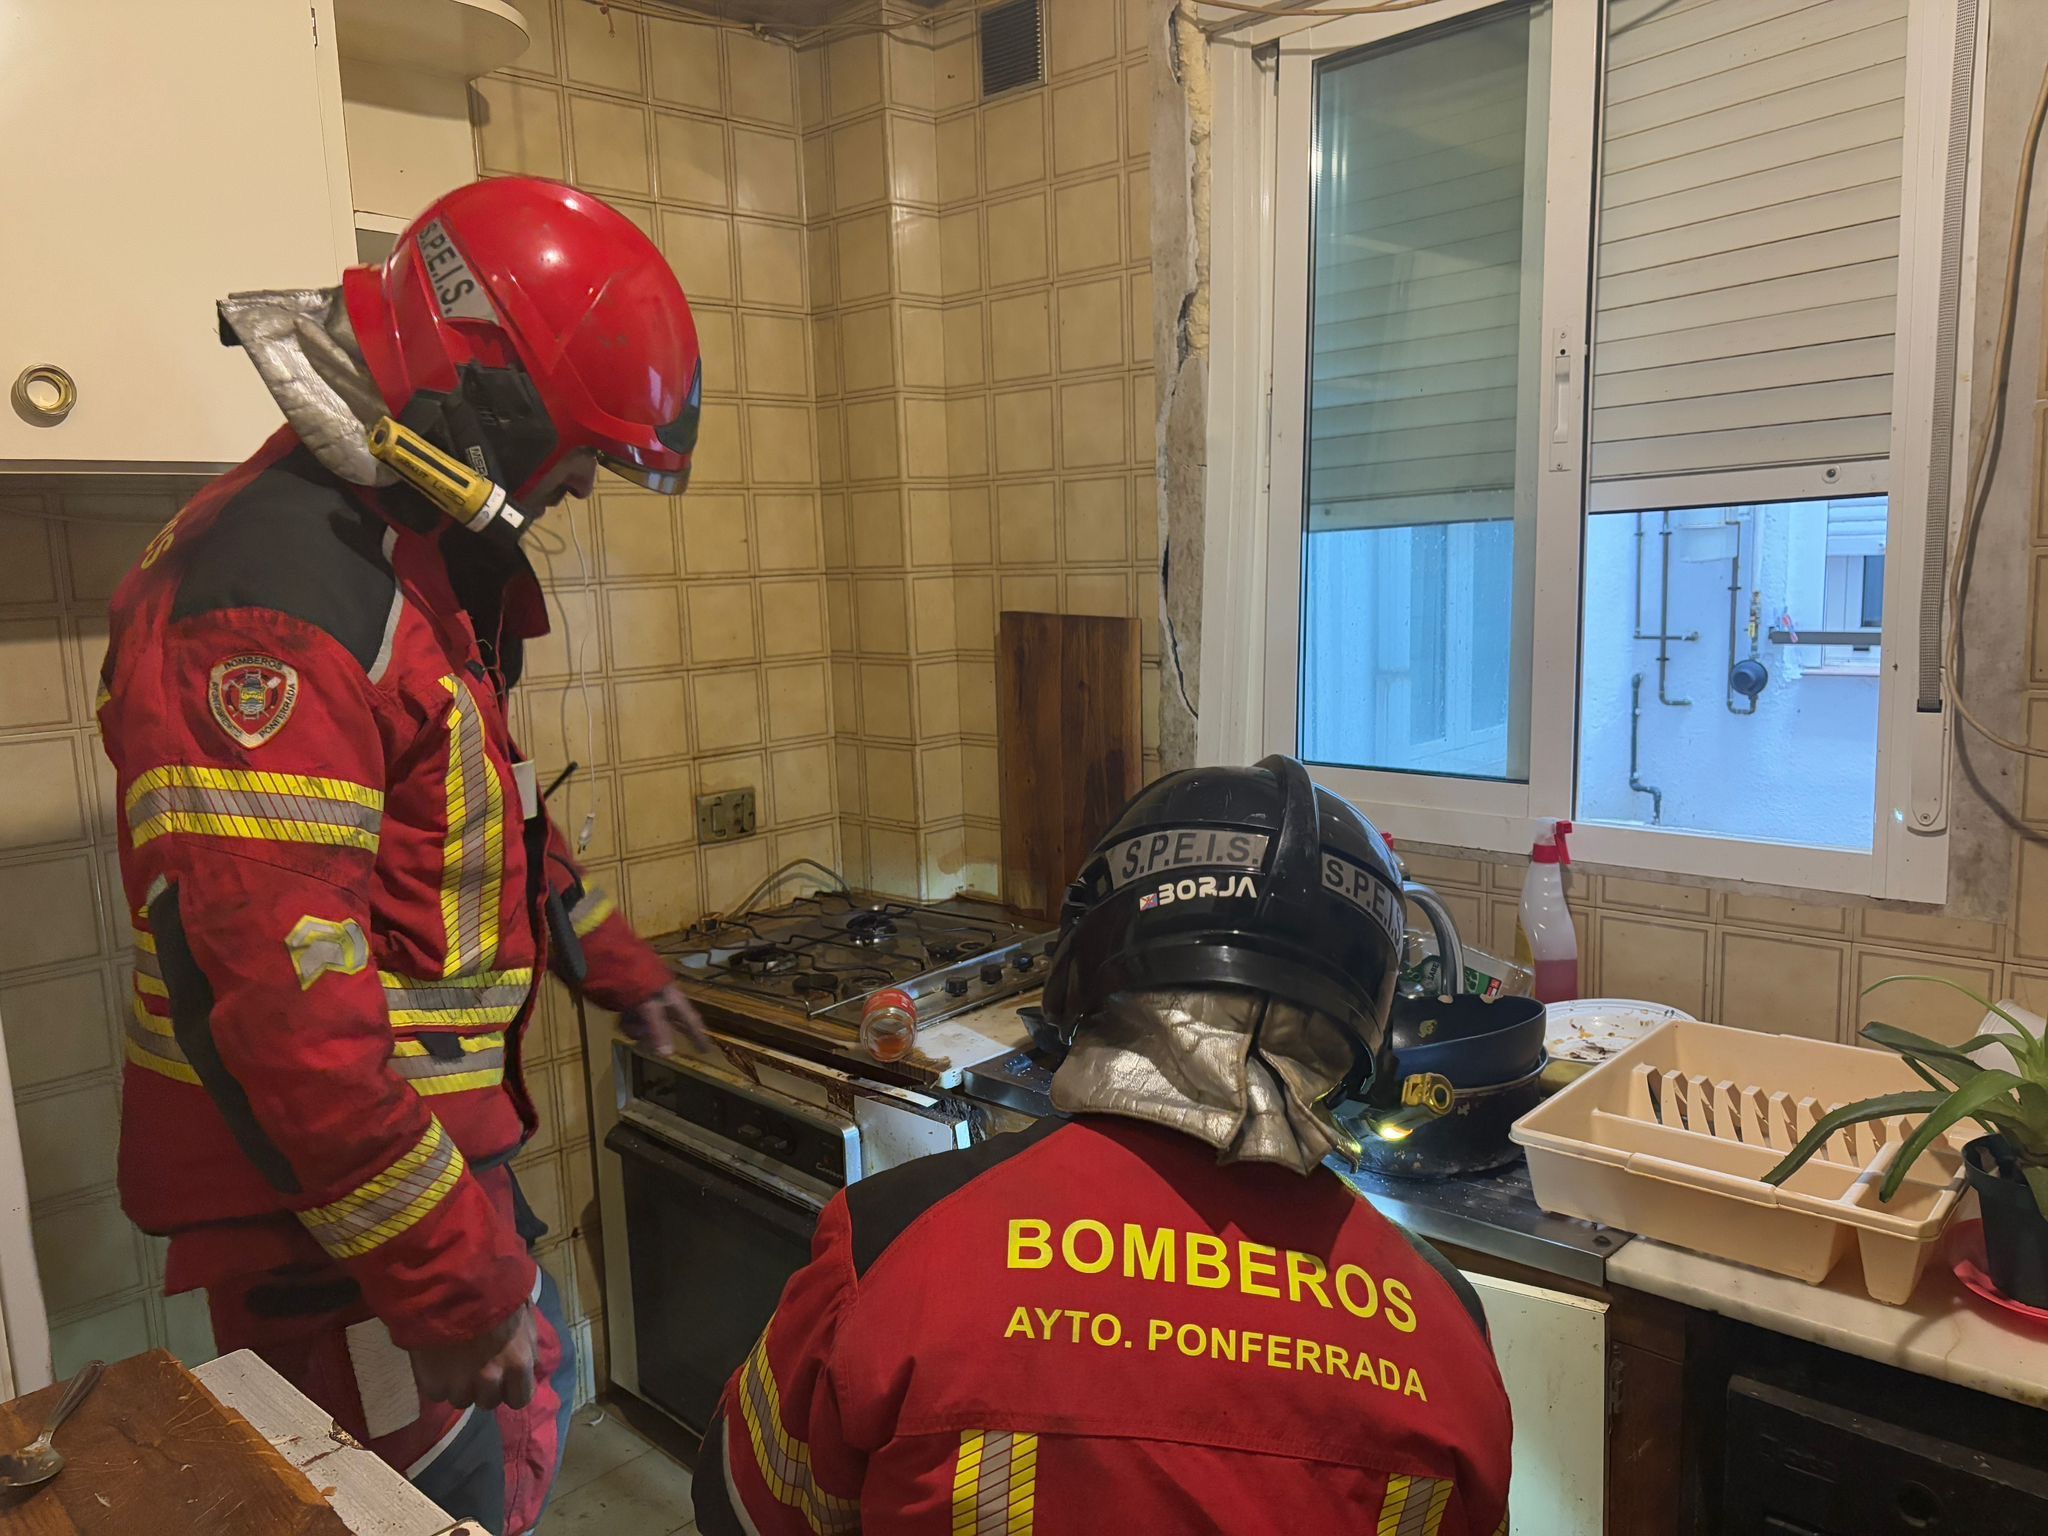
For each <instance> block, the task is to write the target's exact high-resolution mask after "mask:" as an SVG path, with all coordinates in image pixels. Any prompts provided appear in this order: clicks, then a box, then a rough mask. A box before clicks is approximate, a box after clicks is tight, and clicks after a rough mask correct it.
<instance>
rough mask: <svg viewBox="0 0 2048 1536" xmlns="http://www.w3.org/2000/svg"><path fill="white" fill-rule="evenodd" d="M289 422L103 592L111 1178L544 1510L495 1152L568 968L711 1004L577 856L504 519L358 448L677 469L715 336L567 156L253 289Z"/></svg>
mask: <svg viewBox="0 0 2048 1536" xmlns="http://www.w3.org/2000/svg"><path fill="white" fill-rule="evenodd" d="M220 320H221V333H222V340H223V341H224V342H227V343H230V344H235V345H239V346H241V347H243V348H244V349H246V351H247V352H248V353H249V355H250V357H251V359H252V361H253V362H254V363H255V365H256V367H257V369H258V371H259V372H260V374H261V375H262V377H263V379H264V381H265V383H266V384H267V385H268V386H269V387H270V389H271V392H272V394H273V395H274V396H275V397H276V399H277V401H278V403H279V405H280V406H281V407H282V408H283V411H284V415H285V418H286V422H287V425H286V426H285V427H283V428H282V429H280V430H279V431H278V432H277V433H276V435H275V436H273V437H272V438H271V439H270V440H269V441H268V442H267V443H265V444H264V445H263V446H262V448H260V449H259V450H258V451H257V452H256V453H255V455H254V456H253V457H251V458H250V459H249V460H248V461H247V462H246V463H244V464H242V465H241V466H239V467H238V468H236V469H233V470H231V471H229V472H228V473H227V474H225V475H223V476H221V477H220V478H219V479H217V480H215V481H213V482H212V483H211V484H210V485H208V486H207V487H206V488H205V489H204V490H203V491H201V492H200V494H199V495H198V496H197V497H196V498H195V499H194V500H193V501H192V502H190V503H189V504H188V505H187V506H186V507H185V508H184V509H183V511H181V512H180V513H179V514H178V515H177V517H175V518H173V519H172V521H171V522H170V523H169V524H168V525H166V527H165V528H164V529H163V531H162V532H161V533H159V534H158V535H157V537H156V538H155V539H154V540H153V541H151V543H150V545H149V546H148V548H147V549H146V550H145V552H144V553H143V556H142V558H141V560H140V562H139V564H138V565H137V567H136V568H135V569H134V570H133V571H131V572H130V573H129V574H128V576H127V578H126V579H125V580H124V581H123V582H122V584H121V587H120V589H119V591H118V592H117V594H116V595H115V598H114V603H113V611H112V623H111V636H110V643H109V645H108V649H107V657H106V663H105V665H104V667H103V669H102V673H101V683H100V695H99V718H100V725H101V731H102V735H103V737H104V740H105V742H106V749H107V754H108V756H109V757H110V758H111V759H112V760H113V764H114V767H115V770H116V774H117V777H118V795H119V803H120V808H121V834H120V835H121V848H120V853H121V877H122V884H123V886H124V890H125V895H126V901H127V906H128V910H129V917H130V920H131V923H132V925H133V928H134V943H135V986H134V996H133V999H132V1001H131V1006H130V1013H129V1020H128V1029H127V1033H128V1042H127V1055H128V1066H127V1069H126V1081H125V1087H124V1097H123V1111H122V1127H121V1155H120V1179H121V1194H122V1203H123V1205H124V1206H125V1208H126V1209H127V1211H128V1213H129V1214H130V1216H132V1217H133V1218H134V1219H135V1221H136V1222H137V1223H138V1224H139V1225H141V1226H142V1227H143V1228H144V1229H145V1230H146V1231H149V1232H153V1233H158V1234H162V1235H165V1236H167V1237H168V1238H169V1239H170V1246H169V1254H168V1259H167V1267H166V1274H165V1286H166V1289H167V1290H169V1291H172V1292H177V1291H185V1290H192V1289H195V1288H200V1287H203V1288H205V1290H206V1292H207V1295H208V1301H209V1305H210V1308H211V1311H212V1317H213V1327H214V1334H215V1339H216V1341H217V1343H218V1344H219V1346H220V1347H221V1348H222V1349H224V1350H227V1349H237V1348H254V1349H256V1350H257V1351H258V1352H259V1353H261V1354H262V1355H263V1356H264V1357H265V1358H266V1359H267V1360H268V1361H270V1363H271V1364H272V1365H274V1366H276V1367H277V1368H278V1369H279V1370H281V1371H282V1372H283V1373H284V1374H285V1375H286V1376H287V1377H289V1378H290V1379H291V1380H292V1381H294V1382H295V1383H296V1384H297V1385H298V1386H299V1387H300V1388H301V1389H302V1390H303V1391H305V1392H306V1393H307V1394H308V1395H309V1396H311V1397H312V1398H313V1399H314V1400H315V1401H317V1402H319V1403H320V1404H321V1405H322V1406H323V1407H325V1408H326V1409H328V1410H329V1411H330V1412H332V1413H333V1414H334V1415H335V1417H336V1419H337V1420H338V1421H339V1422H340V1423H341V1424H342V1425H343V1426H344V1427H345V1428H347V1429H349V1430H350V1431H351V1432H352V1433H353V1434H355V1435H356V1436H357V1437H358V1438H360V1439H362V1440H364V1441H366V1442H367V1443H368V1444H369V1445H370V1446H371V1447H372V1448H373V1449H375V1450H376V1451H377V1452H378V1453H379V1454H381V1455H382V1456H384V1457H385V1459H386V1460H388V1461H390V1462H391V1463H392V1464H393V1465H394V1466H396V1467H398V1468H400V1469H401V1470H403V1471H405V1472H406V1473H407V1474H408V1475H409V1476H410V1477H412V1479H413V1480H414V1482H415V1483H417V1484H418V1485H420V1486H421V1487H422V1489H424V1490H425V1491H426V1492H428V1493H429V1495H430V1496H431V1497H433V1498H435V1499H436V1501H437V1502H439V1503H441V1504H442V1505H443V1506H444V1507H445V1508H447V1509H448V1510H449V1511H450V1512H451V1513H453V1514H456V1515H461V1516H467V1517H471V1518H474V1519H477V1520H479V1521H480V1522H481V1523H483V1524H484V1525H486V1526H487V1527H488V1528H489V1529H491V1530H492V1531H494V1532H514V1531H525V1530H529V1529H531V1528H532V1527H533V1526H534V1524H535V1523H536V1522H537V1521H538V1520H539V1517H540V1511H541V1506H542V1503H543V1501H544V1499H545V1497H546V1494H547V1490H548V1488H549V1486H550V1484H551V1482H552V1480H553V1478H554V1474H555V1469H556V1465H557V1463H558V1461H559V1458H560V1454H561V1431H562V1427H563V1425H564V1424H565V1423H566V1420H567V1411H568V1402H569V1395H570V1391H571V1388H572V1386H573V1383H574V1379H575V1372H574V1365H573V1361H572V1360H571V1356H570V1341H569V1338H568V1337H567V1334H566V1330H565V1328H564V1325H563V1322H562V1318H561V1314H560V1303H559V1299H558V1298H557V1297H556V1295H555V1293H554V1288H553V1285H552V1283H551V1282H550V1280H549V1279H548V1277H547V1276H546V1275H544V1274H543V1273H542V1272H541V1271H540V1270H539V1268H538V1267H537V1266H536V1265H535V1263H534V1261H533V1259H532V1258H531V1256H530V1254H529V1246H530V1243H531V1241H532V1239H533V1238H534V1237H535V1236H536V1235H537V1232H538V1230H540V1229H539V1224H538V1223H537V1222H536V1221H535V1220H534V1219H533V1216H532V1214H531V1212H530V1211H529V1210H528V1209H527V1207H526V1205H525V1203H524V1201H523V1200H522V1199H521V1198H520V1194H519V1189H518V1186H517V1184H516V1182H515V1181H514V1179H513V1177H512V1172H511V1169H510V1167H509V1166H508V1163H509V1160H510V1158H511V1157H512V1155H513V1154H514V1153H515V1152H517V1151H518V1150H519V1148H520V1146H521V1145H522V1144H523V1143H524V1142H525V1141H526V1140H527V1138H529V1137H530V1136H532V1135H533V1134H534V1132H535V1130H536V1128H537V1121H536V1116H535V1111H534V1104H533V1100H532V1098H531V1097H530V1096H529V1094H528V1092H527V1090H526V1087H525V1085H524V1083H523V1081H522V1078H521V1073H520V1059H521V1054H522V1045H521V1041H522V1037H523V1034H524V1032H525V1029H526V1026H527V1023H528V1020H529V1017H530V1015H531V1013H532V1009H533V1006H534V1001H535V996H536V990H535V989H536V986H537V984H538V978H539V976H540V974H541V971H542V969H543V967H552V969H553V970H554V971H555V973H556V974H557V975H559V976H561V977H562V978H563V979H564V980H565V981H567V982H568V983H569V984H571V985H572V986H575V987H577V988H579V989H580V990H581V992H582V994H583V995H584V996H586V997H588V998H589V999H591V1000H592V1001H593V1002H594V1003H596V1004H598V1005H601V1006H603V1007H605V1008H608V1009H613V1010H616V1011H618V1012H619V1013H620V1014H621V1015H622V1017H623V1020H624V1024H625V1027H626V1028H627V1029H628V1030H629V1031H631V1032H633V1033H635V1034H637V1035H638V1036H640V1037H642V1038H644V1039H647V1040H649V1041H650V1042H651V1043H653V1044H654V1045H655V1046H656V1047H657V1048H662V1049H667V1048H671V1047H672V1046H673V1044H674V1042H675V1039H676V1036H677V1034H678V1033H679V1032H681V1033H685V1034H688V1035H691V1036H693V1037H695V1038H696V1039H698V1040H700V1041H701V1039H702V1026H701V1025H700V1024H699V1023H698V1021H697V1019H696V1016H695V1014H694V1013H693V1012H692V1011H691V1009H690V1007H689V1005H688V1004H687V1003H686V1002H685V1001H684V999H683V997H682V994H681V992H680V991H679V990H677V988H676V987H675V985H674V983H673V980H672V978H671V976H670V974H669V972H668V970H667V968H666V967H665V966H664V965H663V964H662V962H661V961H660V960H659V959H658V958H657V957H656V955H655V954H654V953H653V951H652V950H651V949H649V948H648V946H647V945H646V944H645V943H644V942H643V941H642V940H641V939H639V938H638V937H636V936H635V935H634V933H633V932H632V930H631V929H630V928H629V927H628V926H627V924H626V922H625V920H624V919H623V918H622V917H621V916H620V915H619V913H618V912H617V911H616V910H615V909H614V907H613V904H612V902H611V900H610V898H609V897H607V896H606V895H605V894H604V893H603V892H602V891H600V890H599V889H597V888H596V887H595V886H594V885H591V884H588V883H587V882H586V881H585V879H584V877H583V874H582V872H581V870H580V869H579V868H578V866H577V864H576V862H575V859H574V858H573V856H572V853H571V850H570V849H569V847H568V846H567V845H566V844H565V842H564V840H563V839H562V838H561V836H560V835H559V834H558V833H557V832H556V831H555V829H554V828H553V827H552V826H551V825H550V824H549V821H548V818H547V814H546V811H545V809H544V808H543V806H542V805H541V803H540V799H541V797H540V795H539V793H538V791H537V789H536V786H535V780H534V774H533V770H532V768H531V765H530V764H528V763H527V762H526V761H525V760H524V759H523V757H522V755H521V753H520V751H519V748H518V746H517V744H516V743H515V741H514V740H513V737H512V734H511V731H510V729H509V726H508V724H507V714H506V709H507V706H506V695H507V691H508V690H509V689H510V688H511V687H512V685H513V684H514V683H515V682H517V680H518V677H519V673H520V664H521V654H522V647H523V645H524V642H525V641H527V640H529V639H531V638H533V637H534V636H536V635H538V634H541V633H543V632H544V631H545V629H546V621H545V610H544V607H543V603H542V598H541V592H540V588H539V584H538V582H537V581H536V579H535V577H534V574H533V571H532V568H531V567H530V566H529V565H528V564H527V562H526V560H525V558H524V556H523V555H521V554H520V552H519V549H518V546H517V544H516V541H514V542H508V541H506V540H502V539H498V540H492V539H487V538H483V537H479V536H478V535H477V534H476V533H473V532H471V531H469V530H468V529H465V528H464V527H461V526H458V525H457V524H456V523H454V522H452V521H450V520H449V519H448V517H447V516H445V515H444V514H443V513H442V512H440V511H437V510H436V509H435V507H434V506H433V505H432V504H430V503H429V501H428V500H427V499H426V497H424V496H423V495H421V494H420V493H419V492H418V491H416V490H414V489H413V488H411V486H410V485H408V484H406V483H403V482H401V481H399V480H397V479H396V477H394V475H393V474H392V472H391V471H390V470H389V469H388V468H387V467H386V466H385V464H384V463H383V462H382V461H381V460H380V459H379V458H378V457H377V456H375V455H374V454H373V453H372V452H371V450H370V448H369V446H368V429H370V428H371V427H373V426H375V425H376V424H377V423H379V422H380V420H381V419H382V418H384V417H386V416H387V415H388V416H390V417H393V418H395V419H396V420H397V421H398V422H399V423H401V424H403V426H404V427H406V428H408V429H410V431H411V432H413V433H415V434H417V435H418V436H419V437H420V438H423V439H425V440H426V441H427V442H428V443H430V444H432V445H433V446H434V447H436V448H438V449H440V450H441V451H442V452H443V453H445V454H447V455H449V456H450V457H452V458H453V459H455V460H457V461H459V462H460V463H461V464H463V465H466V466H468V467H469V468H470V469H472V470H474V471H475V472H476V473H477V474H478V475H480V476H483V477H487V479H488V480H489V481H491V482H495V484H496V485H498V486H500V487H502V488H503V489H504V490H505V491H506V492H509V493H510V497H511V499H512V501H513V503H515V504H516V505H517V506H518V507H520V508H521V509H523V513H524V514H525V515H533V514H537V513H539V512H540V511H541V510H543V509H544V508H545V507H546V506H548V505H551V504H553V503H555V502H557V501H559V500H560V499H561V498H562V497H563V496H565V495H576V496H583V495H587V494H589V492H590V490H591V487H592V483H593V481H594V479H595V476H596V472H597V470H598V469H599V468H600V467H601V468H604V469H609V470H611V471H612V472H614V473H616V474H619V475H622V476H625V477H626V478H628V479H630V480H633V481H636V482H638V483H639V484H642V485H645V486H648V487H650V488H652V489H654V490H657V491H661V492H673V491H679V490H681V489H682V487H683V486H684V484H685V483H686V482H687V480H688V478H689V470H690V454H691V450H692V448H693V446H694V444H695V440H696V431H697V415H698V408H699V387H700V366H699V357H698V348H697V336H696V330H695V327H694V325H693V324H692V322H691V318H690V308H689V304H688V302H687V301H686V300H685V299H684V297H683V293H682V290H681V288H680V287H678V286H677V283H676V280H675V277H674V275H673V273H672V272H671V271H670V270H669V267H668V265H667V263H666V262H665V261H664V260H663V259H662V257H661V255H660V253H659V252H658V251H657V250H656V249H655V247H654V245H653V244H652V243H651V242H650V241H649V240H648V239H647V237H646V236H645V235H643V234H642V233H641V232H640V231H639V230H638V229H637V228H636V227H635V226H634V225H633V224H632V223H631V222H629V221H628V220H627V219H626V218H624V217H623V216H622V215H620V214H619V213H617V212H616V211H614V210H613V209H611V208H608V207H606V206H605V205H604V204H603V203H602V202H600V201H598V200H597V199H596V198H594V197H591V196H589V195H588V194H587V193H584V192H580V191H577V190H576V189H574V188H572V187H567V186H562V185H559V184H556V183H553V182H545V181H537V180H531V179H526V178H506V179H502V180H493V181H484V182H479V183H477V184H475V185H473V186H468V187H463V188H461V189H459V190H457V191H455V192H451V193H449V194H448V195H447V196H445V197H443V198H441V199H440V200H439V201H437V202H435V203H434V204H433V206H431V207H430V208H428V209H427V210H426V212H424V213H423V214H421V215H420V217H419V218H418V219H417V220H416V221H415V222H414V223H413V225H412V226H411V227H410V228H409V229H407V230H406V232H405V233H404V234H403V235H402V236H400V237H399V240H398V242H397V245H396V246H395V247H394V248H393V250H392V252H391V255H390V257H389V258H388V259H387V260H386V261H385V262H384V263H383V265H382V266H381V267H357V268H353V269H351V270H349V271H348V272H347V273H346V274H344V276H343V279H342V283H341V286H340V287H339V288H338V289H325V290H297V291H289V292H273V293H252V294H236V295H233V296H231V297H230V298H228V299H226V300H223V301H222V303H221V305H220Z"/></svg>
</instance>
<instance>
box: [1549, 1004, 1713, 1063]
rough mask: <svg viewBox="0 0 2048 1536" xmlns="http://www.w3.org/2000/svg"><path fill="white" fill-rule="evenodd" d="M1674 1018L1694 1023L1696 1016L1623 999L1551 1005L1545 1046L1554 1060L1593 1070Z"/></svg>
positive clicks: (1662, 1006)
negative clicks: (1574, 1063) (1575, 1063)
mask: <svg viewBox="0 0 2048 1536" xmlns="http://www.w3.org/2000/svg"><path fill="white" fill-rule="evenodd" d="M1673 1019H1684V1020H1686V1021H1688V1022H1690V1021H1691V1020H1692V1015H1691V1014H1689V1013H1687V1012H1685V1011H1684V1010H1683V1009H1679V1008H1667V1007H1665V1006H1664V1004H1662V1003H1644V1002H1637V1001H1634V1000H1632V999H1629V998H1623V997H1582V998H1578V999H1575V1000H1574V1001H1572V1002H1569V1003H1551V1004H1550V1005H1549V1006H1548V1007H1547V1008H1545V1010H1544V1023H1543V1044H1544V1047H1545V1049H1547V1050H1548V1051H1549V1052H1550V1059H1551V1060H1552V1061H1571V1062H1578V1063H1580V1064H1582V1065H1584V1066H1588V1067H1593V1066H1598V1065H1599V1064H1600V1063H1601V1062H1603V1061H1605V1060H1607V1058H1608V1057H1610V1056H1613V1055H1616V1054H1618V1053H1619V1052H1621V1051H1624V1050H1626V1049H1627V1048H1628V1047H1629V1046H1631V1045H1634V1044H1635V1043H1636V1042H1637V1041H1638V1040H1640V1039H1642V1038H1643V1036H1645V1035H1647V1034H1648V1033H1649V1032H1650V1031H1651V1030H1653V1029H1655V1028H1656V1027H1657V1026H1658V1025H1659V1024H1668V1023H1669V1022H1671V1020H1673Z"/></svg>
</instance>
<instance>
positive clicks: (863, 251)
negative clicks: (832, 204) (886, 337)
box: [833, 213, 889, 304]
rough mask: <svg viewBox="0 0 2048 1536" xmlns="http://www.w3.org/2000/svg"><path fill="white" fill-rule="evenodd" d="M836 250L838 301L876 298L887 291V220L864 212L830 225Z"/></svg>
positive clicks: (854, 301) (852, 301)
mask: <svg viewBox="0 0 2048 1536" xmlns="http://www.w3.org/2000/svg"><path fill="white" fill-rule="evenodd" d="M833 237H834V239H835V240H836V241H837V242H838V248H839V264H838V270H839V298H840V302H842V303H847V304H854V303H858V302H860V301H861V300H862V299H878V298H881V297H882V296H883V295H884V294H886V293H888V291H889V220H888V216H887V215H886V214H884V213H864V214H861V215H859V216H858V217H856V218H851V219H841V220H839V221H838V222H837V223H836V224H834V225H833Z"/></svg>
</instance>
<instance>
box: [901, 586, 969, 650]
mask: <svg viewBox="0 0 2048 1536" xmlns="http://www.w3.org/2000/svg"><path fill="white" fill-rule="evenodd" d="M910 620H911V624H910V635H911V644H912V647H913V649H915V650H916V652H917V653H918V654H919V655H920V656H931V655H935V654H937V653H939V652H944V651H951V650H953V649H954V648H955V647H956V646H957V645H958V644H959V643H960V642H959V630H958V621H957V616H956V614H955V610H954V601H953V583H952V580H951V578H949V577H945V576H919V577H914V578H913V579H912V580H911V583H910Z"/></svg>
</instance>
